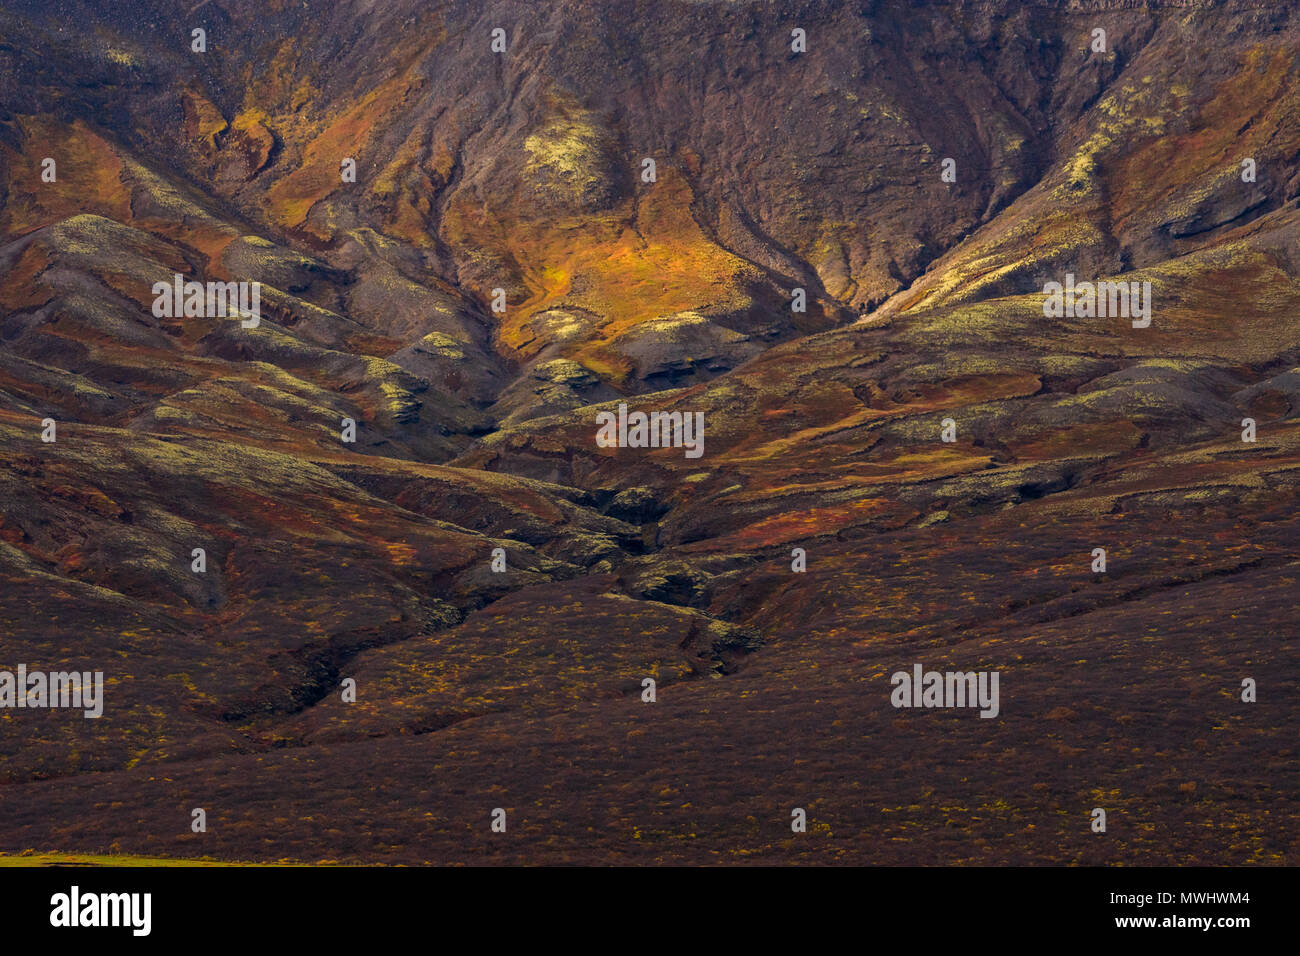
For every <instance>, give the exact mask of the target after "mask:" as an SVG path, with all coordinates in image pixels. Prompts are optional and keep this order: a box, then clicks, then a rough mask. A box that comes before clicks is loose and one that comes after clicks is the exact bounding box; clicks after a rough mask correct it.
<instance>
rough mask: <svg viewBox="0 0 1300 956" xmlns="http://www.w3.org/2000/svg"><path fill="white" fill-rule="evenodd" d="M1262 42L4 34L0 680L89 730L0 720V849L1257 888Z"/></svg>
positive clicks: (953, 28)
mask: <svg viewBox="0 0 1300 956" xmlns="http://www.w3.org/2000/svg"><path fill="white" fill-rule="evenodd" d="M195 27H202V28H203V29H205V30H206V36H207V51H206V52H205V53H195V52H192V50H191V32H190V31H191V30H192V29H193V28H195ZM498 27H499V28H502V29H504V31H505V33H506V36H507V42H508V46H507V49H506V52H504V53H494V52H492V50H491V43H492V31H493V29H494V28H498ZM795 28H799V29H803V30H805V31H806V34H807V51H806V52H803V53H797V54H796V53H794V52H792V51H791V31H792V30H793V29H795ZM1096 28H1102V29H1104V30H1105V31H1106V44H1107V45H1106V51H1105V52H1094V51H1093V50H1092V49H1091V48H1090V44H1091V42H1092V41H1091V35H1092V31H1093V30H1094V29H1096ZM1298 56H1300V7H1295V6H1293V5H1291V4H1286V3H1275V4H1267V3H1265V4H1257V3H1246V2H1232V0H1185V2H1179V3H1158V2H1150V3H1146V2H1143V3H1139V2H1114V3H1102V2H1088V0H1074V2H1059V3H1051V2H1012V0H934V2H920V0H913V2H904V0H863V2H855V3H830V2H803V0H793V2H781V3H767V2H730V3H727V2H686V0H657V2H649V0H610V2H599V3H598V2H593V0H527V2H524V0H458V2H451V3H438V2H434V3H429V2H423V0H421V2H416V0H390V2H366V0H306V2H302V0H293V2H290V0H280V2H277V0H214V2H208V3H200V4H198V5H197V6H195V5H194V4H192V3H181V2H179V0H176V2H168V0H139V2H135V3H132V4H129V5H126V4H120V3H114V2H110V0H75V2H68V0H65V2H57V3H53V4H51V3H38V2H26V0H2V2H0V669H8V670H13V669H15V668H16V667H17V666H18V665H19V664H25V665H27V667H28V668H31V669H43V670H65V669H72V668H76V669H79V670H102V671H103V672H104V673H105V678H106V685H107V686H106V691H105V693H106V700H105V713H104V716H103V717H102V718H100V719H98V720H87V719H84V718H83V717H82V715H81V713H80V711H66V710H0V853H7V854H21V853H24V852H29V853H109V854H122V855H126V856H141V855H147V856H160V857H176V858H191V859H197V858H208V859H217V860H238V861H250V862H251V861H265V860H296V861H307V862H322V861H339V862H367V863H426V862H427V863H520V862H523V863H601V864H604V863H724V864H735V863H763V864H771V863H792V862H798V863H856V864H934V863H966V864H972V863H973V864H1025V863H1046V864H1124V865H1133V864H1187V863H1195V864H1280V863H1287V862H1292V863H1293V862H1294V861H1295V858H1296V854H1297V852H1298V851H1300V784H1298V781H1300V721H1298V720H1297V718H1298V717H1300V713H1298V711H1300V708H1298V707H1297V693H1298V692H1300V683H1298V682H1300V649H1298V648H1297V641H1296V636H1297V614H1296V609H1297V604H1300V515H1297V508H1296V505H1297V490H1298V487H1300V62H1298V60H1297V57H1298ZM46 157H50V158H53V159H55V161H56V163H57V181H56V182H43V181H42V175H41V173H42V161H43V160H44V159H45V158H46ZM949 157H951V158H953V159H955V160H956V171H957V180H956V182H955V183H946V182H944V181H943V180H942V179H941V175H940V173H941V168H942V161H943V159H945V158H949ZM345 158H352V159H354V160H355V163H356V181H355V182H346V181H344V180H343V177H342V176H341V175H340V164H341V162H342V161H343V160H344V159H345ZM647 158H650V159H653V160H654V161H655V163H656V169H657V176H656V179H655V181H654V182H651V183H647V182H644V181H642V175H641V173H642V168H643V165H642V164H643V160H645V159H647ZM1246 159H1251V160H1253V161H1254V164H1255V169H1256V177H1255V178H1254V181H1244V180H1243V176H1242V161H1243V160H1246ZM175 273H182V274H183V275H185V276H186V277H187V278H190V279H194V280H198V281H238V280H246V281H250V282H251V281H257V282H260V283H262V307H261V324H260V326H259V327H257V328H253V329H245V328H243V327H241V324H240V323H239V322H238V321H237V320H235V319H232V318H200V317H188V318H186V317H181V318H165V317H164V318H157V317H155V315H154V312H153V311H152V305H153V300H154V295H153V292H152V286H153V284H154V283H155V282H157V281H170V279H171V277H172V276H173V274H175ZM1067 273H1070V274H1073V275H1074V276H1075V277H1076V278H1077V280H1078V281H1084V280H1089V281H1091V280H1095V279H1098V278H1119V279H1123V280H1124V281H1137V282H1143V281H1146V282H1150V283H1151V287H1152V321H1151V324H1150V326H1149V327H1148V328H1134V327H1133V326H1132V324H1131V323H1130V322H1129V320H1128V319H1126V318H1119V317H1104V318H1098V317H1087V318H1074V317H1066V318H1046V317H1045V316H1044V312H1043V302H1044V295H1043V289H1044V285H1045V283H1047V282H1051V281H1057V282H1063V281H1064V280H1065V276H1066V274H1067ZM795 288H802V289H804V290H806V294H807V301H808V308H807V311H806V312H802V313H800V312H794V311H792V309H791V296H792V290H793V289H795ZM495 289H502V290H504V293H505V298H506V303H507V305H506V310H505V312H504V314H502V313H498V312H494V311H493V309H492V301H493V295H494V292H493V290H495ZM619 402H626V403H628V404H629V405H630V406H631V407H632V408H633V409H643V410H647V411H651V410H678V411H684V412H696V411H699V412H703V413H704V415H705V422H706V427H705V433H704V453H703V455H702V456H701V457H699V458H694V459H692V458H688V457H686V455H685V454H684V453H683V450H682V449H680V448H663V449H637V448H627V447H624V448H602V447H599V446H598V445H597V442H596V440H595V436H596V414H597V412H599V411H603V410H611V409H615V408H617V406H618V404H619ZM1247 417H1249V418H1253V419H1254V420H1255V421H1256V423H1257V440H1256V441H1255V442H1253V443H1249V442H1245V441H1243V440H1242V420H1243V418H1247ZM46 418H52V419H54V420H56V422H57V440H56V441H54V442H52V443H47V442H44V441H42V438H41V435H42V420H43V419H46ZM344 418H351V419H353V420H355V422H356V423H357V440H356V442H355V443H352V444H349V443H344V442H343V441H341V439H340V427H341V422H342V420H343V419H344ZM944 419H952V420H953V422H954V423H955V425H956V428H957V440H956V441H955V442H944V441H942V440H941V431H942V422H943V420H944ZM196 547H201V548H204V549H205V550H206V553H207V560H208V566H207V571H206V573H203V574H198V573H194V572H193V571H192V570H191V564H190V560H191V559H190V555H191V550H192V549H193V548H196ZM498 547H499V548H503V549H504V550H505V553H506V556H507V567H508V570H507V571H506V572H504V573H494V572H493V571H492V569H491V556H492V552H493V549H494V548H498ZM1099 547H1100V548H1105V549H1106V552H1107V570H1106V571H1105V573H1094V572H1093V571H1092V562H1093V557H1092V552H1093V549H1094V548H1099ZM795 548H802V549H804V550H805V551H806V555H807V570H806V572H804V573H796V572H793V571H792V570H791V560H792V550H793V549H795ZM918 662H919V663H922V664H924V665H925V667H926V668H927V669H938V670H950V669H955V670H962V671H968V670H996V671H998V672H999V673H1000V675H1001V712H1000V714H999V716H998V717H997V718H996V719H989V720H985V719H980V718H979V716H978V714H977V713H976V712H974V711H972V710H926V709H919V710H905V709H895V708H894V707H892V706H891V705H890V692H891V683H890V675H891V674H893V673H894V672H896V671H899V670H906V671H910V669H911V667H912V665H913V664H914V663H918ZM645 677H653V678H655V679H656V680H657V682H658V687H657V700H656V702H654V703H645V702H643V701H642V698H641V681H642V679H643V678H645ZM345 678H353V679H355V681H356V684H357V695H358V699H357V701H356V703H344V702H343V700H342V697H341V693H340V685H341V682H342V681H343V680H344V679H345ZM1245 678H1251V679H1253V680H1254V681H1256V682H1257V684H1258V701H1257V702H1256V703H1244V702H1243V701H1242V699H1241V688H1242V681H1243V680H1244V679H1245ZM195 807H202V808H204V809H205V810H206V813H207V824H208V825H207V832H206V833H194V832H192V831H191V827H190V821H191V816H190V813H191V809H192V808H195ZM497 807H502V808H505V809H506V810H507V813H508V819H509V827H508V830H507V832H506V833H493V832H492V831H491V829H490V826H489V824H490V813H491V811H492V810H493V808H497ZM795 807H802V808H805V809H806V810H807V815H808V830H807V832H806V833H793V832H792V831H791V826H790V821H791V810H792V809H793V808H795ZM1095 807H1102V808H1104V809H1105V810H1106V811H1107V831H1106V832H1105V833H1094V832H1092V830H1091V829H1090V822H1091V819H1090V814H1091V812H1092V810H1093V808H1095Z"/></svg>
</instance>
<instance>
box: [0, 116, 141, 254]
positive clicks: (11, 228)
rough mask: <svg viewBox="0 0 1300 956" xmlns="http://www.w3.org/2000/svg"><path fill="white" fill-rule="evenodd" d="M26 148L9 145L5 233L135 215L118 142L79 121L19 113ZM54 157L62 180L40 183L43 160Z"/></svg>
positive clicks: (1, 219)
mask: <svg viewBox="0 0 1300 956" xmlns="http://www.w3.org/2000/svg"><path fill="white" fill-rule="evenodd" d="M17 120H18V123H19V124H20V125H21V126H22V129H23V132H24V133H25V134H26V142H25V147H26V148H25V149H24V150H23V151H22V152H20V153H16V152H14V151H13V150H11V149H9V148H8V147H5V146H0V150H3V151H4V153H5V157H6V160H7V162H6V163H4V164H0V169H3V170H4V172H5V175H6V176H7V180H6V183H5V185H6V187H7V189H8V193H9V196H8V199H7V201H6V202H5V205H4V207H3V209H0V232H3V233H4V234H6V235H10V236H12V235H21V234H22V233H26V232H30V231H32V230H33V229H38V228H40V227H41V226H47V225H50V224H51V223H55V222H59V221H61V220H64V219H67V218H69V217H71V216H76V215H80V214H83V213H94V214H96V215H100V216H104V217H105V218H108V219H116V220H117V221H118V222H128V221H130V219H131V194H130V190H128V189H127V187H126V186H125V185H124V184H123V182H122V170H123V165H122V160H121V159H120V158H119V156H118V154H117V152H116V150H115V149H114V148H113V146H112V145H111V144H110V143H109V142H108V141H107V140H105V139H103V138H102V137H100V136H98V135H96V134H95V133H93V132H92V131H91V130H90V129H89V128H88V127H87V126H86V125H85V124H84V123H82V122H81V121H80V120H77V121H75V122H73V123H72V124H70V125H68V124H63V123H59V122H57V121H55V120H53V119H48V118H46V117H40V116H18V117H17ZM47 157H48V158H51V159H53V160H54V161H55V172H56V175H57V178H56V180H55V181H54V182H52V183H46V182H42V181H41V171H42V170H41V163H42V161H43V160H44V159H45V158H47Z"/></svg>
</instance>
